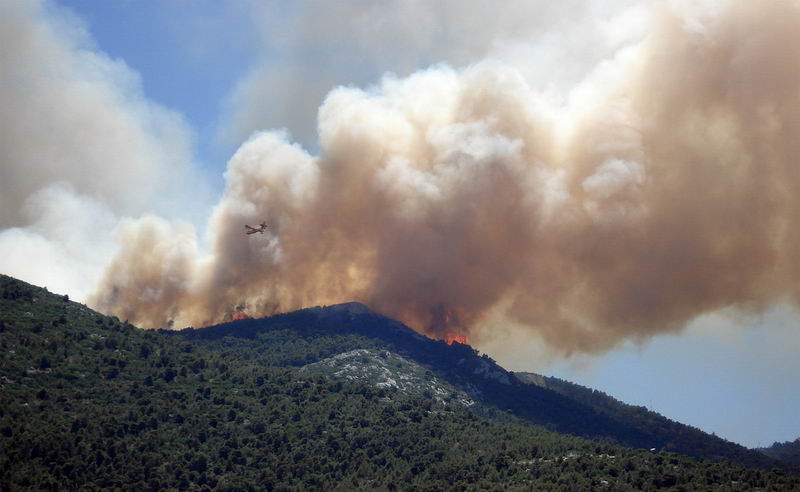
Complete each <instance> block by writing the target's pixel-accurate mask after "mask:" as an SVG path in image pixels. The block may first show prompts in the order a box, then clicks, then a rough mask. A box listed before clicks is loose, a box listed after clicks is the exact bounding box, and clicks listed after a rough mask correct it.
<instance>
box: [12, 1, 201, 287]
mask: <svg viewBox="0 0 800 492" xmlns="http://www.w3.org/2000/svg"><path fill="white" fill-rule="evenodd" d="M0 45H2V46H3V49H2V50H0V107H2V108H3V111H2V113H0V250H3V251H6V252H9V254H5V255H2V257H0V271H4V272H7V273H12V274H15V275H17V276H19V277H21V278H23V279H26V280H30V281H35V282H37V283H42V284H46V285H51V286H58V287H57V288H59V289H62V290H64V291H68V292H73V293H76V295H75V297H76V298H81V297H83V295H84V294H85V293H86V292H88V291H89V290H90V289H91V285H92V283H93V281H94V280H96V274H97V271H98V269H100V268H101V267H102V265H103V264H104V262H105V261H107V260H108V258H109V257H110V255H111V253H112V252H111V251H109V248H108V244H111V243H110V239H111V231H112V230H113V228H114V222H115V221H114V219H113V218H112V217H113V216H115V215H126V214H140V213H143V212H146V211H156V212H159V213H167V214H170V213H175V212H176V211H177V210H182V211H185V210H186V208H187V205H186V202H185V201H184V200H182V199H181V198H185V197H188V196H189V193H192V194H193V195H194V196H195V197H196V198H195V200H196V201H202V199H203V198H204V192H203V191H202V190H203V187H202V182H201V181H200V178H199V177H198V176H196V174H195V173H194V171H193V169H192V167H191V165H192V133H191V130H190V129H189V128H188V126H187V125H186V123H185V122H184V121H183V119H182V117H181V116H180V115H179V114H177V113H175V112H172V111H170V110H168V109H165V108H163V107H161V106H159V105H157V104H155V103H153V102H151V101H149V100H147V99H146V98H145V96H144V95H143V93H142V88H141V81H140V80H139V76H138V74H137V73H135V72H134V71H132V70H131V69H130V68H128V67H127V66H126V65H125V63H124V62H123V61H121V60H113V59H111V58H109V57H108V56H106V55H104V54H103V53H101V52H99V51H98V50H97V48H96V47H95V46H94V45H93V43H92V40H91V38H90V37H89V35H88V33H87V30H86V27H85V26H84V24H83V23H82V22H81V21H80V19H78V18H76V17H75V16H74V15H72V14H71V13H70V12H69V11H68V10H66V9H63V8H60V7H57V6H55V5H53V4H51V3H49V2H46V1H40V0H30V1H12V2H2V3H0ZM66 211H68V212H69V213H68V214H67V213H66ZM54 217H57V220H56V219H54Z"/></svg>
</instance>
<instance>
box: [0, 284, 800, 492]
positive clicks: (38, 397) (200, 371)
mask: <svg viewBox="0 0 800 492" xmlns="http://www.w3.org/2000/svg"><path fill="white" fill-rule="evenodd" d="M353 307H355V306H353ZM360 311H361V312H360ZM314 313H315V311H310V312H305V313H299V314H294V315H291V316H283V317H275V319H272V321H269V323H268V324H271V326H270V328H271V329H269V330H264V329H263V328H264V322H263V321H262V322H258V321H256V322H254V324H252V325H249V326H250V328H249V329H245V328H246V326H248V325H247V323H248V320H244V321H241V322H239V323H240V324H238V325H233V326H232V327H223V328H218V329H217V331H216V332H214V331H213V330H212V331H210V332H209V333H215V335H216V336H215V337H209V338H207V339H202V338H200V337H198V336H197V333H196V332H189V331H186V332H166V331H164V332H160V331H153V330H141V329H138V328H136V327H134V326H132V325H130V324H128V323H126V322H123V321H120V320H119V319H117V318H115V317H109V316H105V315H102V314H100V313H97V312H94V311H92V310H91V309H89V308H87V307H86V306H83V305H81V304H78V303H75V302H72V301H70V300H69V298H68V297H67V296H65V295H57V294H53V293H50V292H47V291H45V290H44V289H41V288H38V287H35V286H31V285H30V284H26V283H24V282H21V281H18V280H16V279H13V278H11V277H7V276H3V275H0V387H2V389H1V390H0V469H3V470H5V473H3V474H0V488H2V489H12V490H17V489H35V490H60V489H64V488H68V489H78V488H80V489H84V490H105V489H115V488H116V489H121V490H143V489H151V490H155V489H182V490H211V489H217V490H243V489H251V488H256V487H257V488H261V489H267V490H270V489H277V488H280V489H282V490H308V489H309V488H311V489H320V488H325V489H335V490H367V489H370V490H372V489H376V488H378V489H387V490H391V489H398V488H400V489H432V490H468V489H469V490H471V489H478V488H481V489H502V490H529V489H531V488H534V489H548V490H575V489H581V490H588V489H598V488H610V489H614V490H642V489H655V488H669V487H684V488H688V489H698V488H708V487H726V488H730V489H733V490H746V489H752V488H762V489H767V488H768V489H790V488H797V487H800V479H799V478H798V477H796V476H794V475H788V474H782V473H778V472H766V471H761V470H756V469H753V468H746V467H744V466H742V465H740V464H736V463H734V462H729V461H726V462H711V461H708V460H693V459H691V458H688V457H686V456H683V455H679V454H675V453H670V452H666V451H664V450H660V451H658V452H655V453H651V452H648V451H645V450H640V449H633V448H628V447H622V446H619V445H617V444H613V443H611V442H609V441H597V440H586V439H583V438H579V437H575V436H571V435H568V434H562V433H554V432H551V431H548V430H547V429H545V428H544V427H542V426H539V425H533V424H526V425H522V424H521V419H520V417H518V416H514V415H512V414H508V413H505V412H504V411H501V410H499V409H498V408H495V409H494V410H493V411H492V409H491V408H489V407H488V406H486V407H484V408H483V410H481V411H483V413H480V412H477V411H475V410H473V408H474V407H478V406H480V404H479V403H476V404H474V405H471V406H469V408H465V405H461V404H459V403H458V402H457V401H454V400H453V399H449V400H448V398H447V397H448V396H449V395H447V394H444V393H446V392H447V391H448V389H447V388H448V387H447V386H446V385H447V384H450V383H448V382H446V381H444V382H442V383H441V384H440V383H438V382H437V381H438V379H437V378H438V376H437V375H436V374H434V373H435V371H433V370H431V369H430V368H426V367H425V366H424V365H421V364H418V363H417V362H415V361H413V360H411V359H407V361H408V364H407V365H406V366H404V367H405V368H404V369H402V370H403V371H405V374H407V375H408V377H409V380H410V381H411V383H412V389H413V386H414V385H417V386H418V388H419V389H421V391H420V392H419V393H415V394H410V393H409V394H406V393H404V392H403V391H401V390H400V389H399V388H398V389H394V388H391V387H389V386H391V385H389V386H384V387H378V386H377V385H375V384H373V383H374V382H379V381H373V382H370V381H360V380H345V379H341V378H336V377H332V376H330V375H329V374H327V373H325V372H324V371H322V372H320V373H315V374H306V373H304V371H302V370H301V368H302V367H304V366H308V365H309V364H315V363H318V362H321V361H325V360H329V359H330V358H331V357H334V356H336V355H337V354H346V353H347V351H348V350H350V349H352V348H353V347H360V348H359V350H364V351H366V352H361V353H360V354H362V355H365V356H367V355H368V357H371V358H380V357H381V353H383V352H385V351H386V349H385V343H384V342H382V341H381V340H379V339H376V338H370V337H368V336H365V335H362V334H359V332H361V333H367V334H369V333H370V332H373V335H374V331H375V326H373V327H372V329H370V327H369V324H368V323H367V324H363V323H362V324H360V323H359V320H360V321H365V318H363V316H367V317H370V316H372V315H371V314H369V313H364V312H363V310H360V309H350V308H347V309H343V308H335V309H332V310H330V309H324V308H323V309H321V310H318V311H316V313H317V314H314ZM320 314H321V315H322V318H323V319H327V320H328V322H333V321H334V320H338V322H342V321H343V322H345V324H346V325H348V324H354V325H355V326H352V327H351V328H352V329H351V330H350V331H349V332H348V330H347V329H346V328H347V326H344V327H342V326H340V327H339V329H338V330H336V329H334V330H331V329H330V328H331V326H328V327H327V328H326V327H325V326H321V325H314V323H311V324H309V325H308V326H302V325H303V323H297V321H298V319H300V320H302V319H303V318H304V317H306V319H307V320H313V319H315V318H319V315H320ZM370 319H372V320H373V321H374V319H381V318H374V319H373V318H370ZM323 325H324V323H323ZM240 328H241V330H240ZM384 328H385V329H381V330H380V331H381V333H384V334H386V333H388V335H387V336H388V338H390V339H397V340H400V341H401V342H403V343H407V344H408V343H411V344H413V343H421V344H422V346H423V347H427V349H428V350H429V351H430V353H429V354H428V357H429V358H431V359H432V360H435V357H434V356H435V355H436V354H437V353H439V352H441V350H446V352H444V353H447V354H451V355H452V354H458V353H461V354H466V355H468V354H473V355H472V356H470V357H467V356H466V355H465V356H464V357H462V358H464V359H468V360H466V361H465V362H462V364H461V366H463V368H464V373H463V377H466V375H470V377H472V378H475V377H477V378H478V379H477V381H478V382H481V381H486V382H487V383H486V384H485V388H481V387H476V388H475V389H476V390H479V391H486V389H487V388H488V389H489V390H491V385H490V384H489V383H492V384H493V385H495V386H498V387H503V388H505V387H508V386H510V385H505V384H503V383H500V382H499V381H498V380H497V379H496V378H489V377H485V375H486V374H484V373H483V372H482V373H481V374H477V375H476V374H475V369H480V368H488V369H489V371H496V370H497V369H496V368H495V365H496V364H494V363H493V361H491V360H490V359H489V358H488V356H487V358H486V359H484V358H483V357H482V356H476V354H475V353H474V349H472V348H471V347H468V346H464V345H459V344H454V345H453V347H452V348H445V347H450V346H447V345H446V344H445V343H444V342H438V341H433V340H429V339H426V338H425V337H422V336H420V335H418V334H415V333H413V332H409V330H410V329H408V328H407V327H404V326H403V325H402V324H400V323H398V322H395V321H392V322H387V323H386V325H385V326H384ZM339 332H340V333H339ZM192 333H194V336H195V339H193V340H192V339H191V337H190V336H189V335H190V334H192ZM237 333H238V334H239V335H241V336H232V335H236V334H237ZM245 336H246V337H249V338H246V337H245ZM399 344H400V342H398V345H399ZM412 348H413V345H412ZM452 350H454V351H455V352H452ZM401 351H402V350H401ZM391 354H392V355H389V356H387V359H385V361H386V362H387V363H386V364H385V365H384V367H385V368H386V369H389V370H391V369H392V367H393V366H392V365H391V363H393V362H394V361H396V360H397V359H396V357H395V355H394V352H391ZM356 356H361V355H356ZM348 357H349V356H348ZM397 357H405V356H403V355H398V356H397ZM342 358H345V357H342ZM370 364H371V362H370ZM455 364H456V365H458V361H457V360H456V361H455ZM375 367H376V368H377V369H380V367H378V366H375ZM362 369H367V365H354V370H355V371H357V372H361V371H362ZM426 371H430V373H431V375H432V376H433V379H432V380H433V381H434V384H433V386H431V387H428V388H427V389H429V392H430V394H429V395H427V394H425V389H426V388H424V387H423V386H422V384H423V383H424V381H427V380H428V379H427V378H429V377H430V376H429V375H428V374H427V373H426ZM502 374H505V373H502ZM344 376H346V374H345V375H344ZM367 377H370V376H369V374H367ZM420 378H422V383H421V382H420V381H419V379H420ZM415 379H416V380H415ZM442 381H443V380H442ZM513 381H514V380H513V379H509V383H513ZM519 384H525V383H519ZM476 385H477V383H476ZM438 389H442V391H443V392H444V393H442V394H440V395H441V396H442V398H441V401H440V400H438V399H437V398H435V394H434V393H436V392H437V391H438Z"/></svg>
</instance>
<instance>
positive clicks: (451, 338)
mask: <svg viewBox="0 0 800 492" xmlns="http://www.w3.org/2000/svg"><path fill="white" fill-rule="evenodd" d="M444 341H445V342H447V345H453V343H454V342H455V343H460V344H461V345H467V336H466V335H447V336H445V337H444Z"/></svg>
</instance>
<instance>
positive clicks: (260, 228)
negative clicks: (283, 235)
mask: <svg viewBox="0 0 800 492" xmlns="http://www.w3.org/2000/svg"><path fill="white" fill-rule="evenodd" d="M244 229H245V231H246V232H247V234H248V235H249V234H255V233H256V232H260V233H261V234H264V231H266V230H267V223H266V222H262V223H261V225H259V226H258V227H252V226H249V225H247V224H245V225H244Z"/></svg>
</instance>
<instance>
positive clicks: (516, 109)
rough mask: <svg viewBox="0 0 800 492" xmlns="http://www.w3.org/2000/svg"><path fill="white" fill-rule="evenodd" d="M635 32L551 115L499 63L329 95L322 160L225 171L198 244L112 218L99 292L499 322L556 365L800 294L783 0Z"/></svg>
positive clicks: (138, 304) (662, 13) (137, 301)
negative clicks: (337, 305)
mask: <svg viewBox="0 0 800 492" xmlns="http://www.w3.org/2000/svg"><path fill="white" fill-rule="evenodd" d="M649 22H651V24H650V25H649V29H648V32H647V35H646V37H645V38H644V39H643V40H642V41H641V42H640V43H638V44H636V45H635V46H631V47H629V48H627V49H624V50H621V51H620V52H619V53H618V54H617V56H615V57H614V58H613V59H609V60H607V61H606V62H604V63H602V64H600V65H599V66H598V67H597V68H596V69H595V70H594V71H593V72H592V73H591V74H590V75H589V76H588V77H587V78H586V79H585V80H584V82H583V83H581V84H580V85H579V86H578V87H577V88H576V89H575V90H574V91H573V92H572V93H571V94H570V96H569V99H568V102H567V103H566V104H563V105H559V104H553V103H552V99H548V98H546V97H545V96H543V95H542V94H541V93H540V92H539V91H537V90H534V89H533V88H532V86H531V84H530V83H529V82H528V80H527V79H526V77H524V76H522V75H521V74H520V72H519V71H518V70H516V69H515V68H511V67H510V66H508V65H507V64H503V63H499V62H492V61H485V62H482V63H478V64H474V65H471V66H468V67H466V68H463V69H451V68H448V67H445V66H439V67H434V68H431V69H429V70H426V71H422V72H418V73H415V74H413V75H411V76H408V77H406V78H393V77H386V78H384V79H383V81H382V82H381V84H380V85H378V86H377V87H375V88H373V89H371V90H368V91H364V90H358V89H354V88H339V89H336V90H334V91H332V92H331V93H330V94H329V95H328V97H327V99H326V100H325V102H324V104H323V105H322V107H321V108H320V110H319V142H320V147H321V152H320V153H319V155H317V156H313V155H309V154H308V153H307V152H305V151H304V150H303V149H302V148H300V147H299V146H297V145H294V144H292V143H291V142H290V141H288V138H287V137H286V135H285V134H282V133H279V132H277V133H276V132H271V133H270V132H266V133H260V134H257V135H255V136H254V137H252V138H251V139H250V140H249V141H248V142H246V143H245V144H244V145H243V146H242V147H241V148H240V149H239V150H238V152H237V153H236V154H235V155H234V157H233V158H232V159H231V160H230V162H229V164H228V170H227V172H226V190H225V194H224V197H223V199H222V201H221V202H220V203H219V204H218V206H217V207H216V209H215V212H214V214H213V217H212V218H211V221H210V226H209V230H210V231H211V232H210V235H211V247H210V251H209V252H208V253H207V254H203V253H200V248H199V247H198V245H197V241H196V239H195V237H194V233H193V232H192V231H191V229H190V228H187V227H184V226H173V225H170V224H169V223H167V222H165V221H163V220H161V219H158V218H156V217H145V218H142V219H140V220H138V221H132V222H130V223H127V224H126V225H125V226H124V227H122V228H120V230H119V235H120V237H119V242H120V245H121V251H120V253H119V255H118V256H117V257H116V259H115V260H114V261H113V262H112V263H111V265H110V266H109V267H108V269H107V270H106V273H105V277H104V280H103V283H102V286H101V287H100V289H99V290H98V291H97V293H96V295H95V296H94V298H93V299H92V303H93V304H94V305H95V306H97V307H98V308H100V309H101V310H103V311H106V312H110V313H114V314H117V315H119V316H120V317H122V318H125V319H129V320H131V321H133V322H136V323H141V324H143V325H145V326H152V327H162V326H167V325H168V324H169V323H170V322H171V321H174V323H176V325H177V326H186V325H195V326H199V325H202V324H206V323H211V322H215V321H221V320H223V319H226V318H228V317H229V316H230V315H231V313H232V312H233V310H234V309H235V308H236V306H238V305H245V306H246V310H247V311H248V312H249V314H251V315H265V314H270V313H272V312H275V311H285V310H290V309H295V308H299V307H303V306H308V305H316V304H328V303H334V302H340V301H350V300H357V301H362V302H365V303H366V304H368V305H370V306H371V307H373V308H374V309H376V310H378V311H380V312H383V313H385V314H387V315H390V316H395V317H398V318H400V319H401V320H404V321H406V322H408V323H410V324H411V325H412V326H413V327H415V328H417V329H419V330H421V331H427V332H428V333H429V334H432V335H435V336H444V335H445V334H446V332H448V331H452V330H455V329H457V330H459V331H462V332H466V333H467V334H469V335H476V336H478V337H484V338H485V337H491V333H490V332H489V331H488V330H489V327H488V326H487V324H486V323H485V321H486V319H487V316H488V315H489V314H490V313H492V314H497V313H498V312H499V313H500V314H501V315H502V316H504V317H505V318H506V319H508V320H509V321H511V322H514V323H516V324H519V325H521V326H524V327H526V328H527V329H529V330H531V331H533V332H535V333H537V334H539V335H540V336H541V337H542V338H543V339H544V340H545V341H546V342H548V343H549V344H550V345H551V346H553V347H555V348H557V349H560V350H561V351H563V352H566V353H570V352H576V351H581V352H595V351H602V350H607V349H609V348H611V347H613V346H615V345H616V344H618V343H619V342H620V341H622V340H625V339H630V338H633V339H641V338H646V337H649V336H651V335H654V334H658V333H665V332H670V331H676V330H679V329H681V328H682V327H683V326H684V325H685V324H686V323H688V322H689V321H691V320H692V319H694V318H696V317H697V316H699V315H701V314H703V313H708V312H712V311H715V310H718V309H722V308H726V307H737V308H741V309H744V310H760V309H763V308H765V307H767V306H768V305H770V304H772V303H774V302H777V301H780V300H783V299H785V298H789V299H792V300H795V301H796V300H798V299H800V291H799V290H798V283H797V280H796V279H797V278H800V275H799V274H800V260H798V257H797V255H796V252H797V251H798V248H799V247H800V233H798V231H797V230H796V228H795V227H793V225H794V224H796V223H797V221H798V219H800V217H798V212H800V201H798V197H797V193H796V190H797V189H800V168H798V166H797V158H798V156H799V155H800V140H798V138H797V136H798V135H800V51H798V50H797V49H796V47H797V46H800V7H798V5H797V3H796V2H790V1H773V2H735V1H718V2H692V3H688V2H686V3H681V2H673V3H660V4H657V5H656V6H655V7H653V12H652V15H651V16H650V21H649ZM262 220H264V221H266V222H267V224H268V225H269V230H268V232H267V233H266V234H264V235H260V234H256V235H252V236H246V235H245V234H244V229H243V225H244V224H246V223H247V224H257V223H260V222H261V221H262ZM443 310H444V311H447V312H452V313H454V316H453V317H452V319H456V318H457V319H458V320H459V326H458V327H453V326H446V323H442V322H441V321H439V322H437V321H436V320H441V319H451V317H450V316H443V315H442V312H443Z"/></svg>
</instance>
